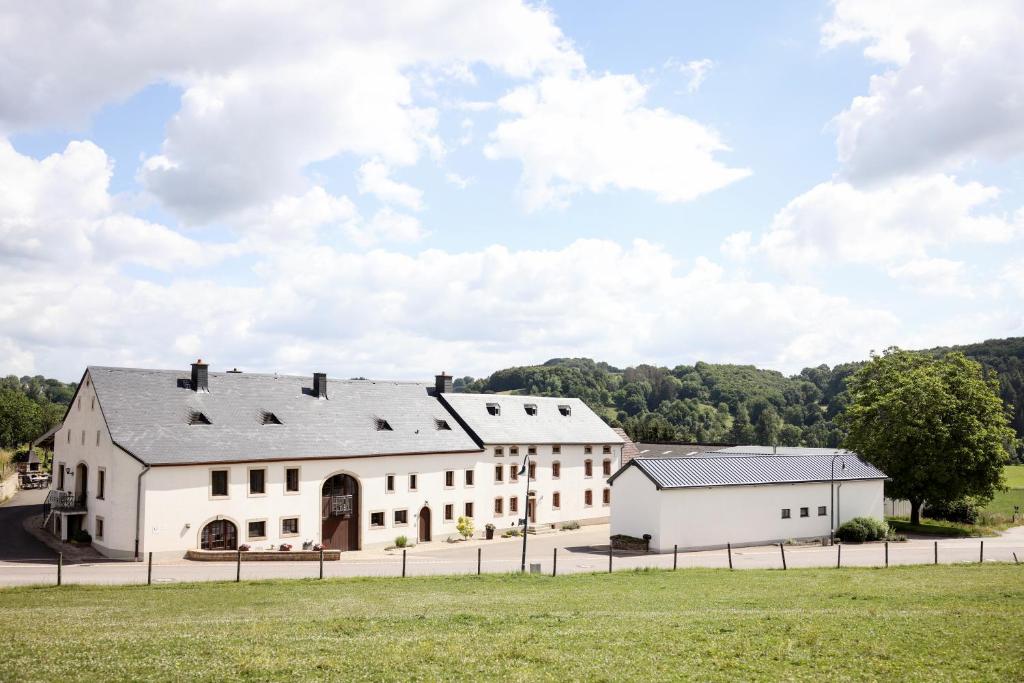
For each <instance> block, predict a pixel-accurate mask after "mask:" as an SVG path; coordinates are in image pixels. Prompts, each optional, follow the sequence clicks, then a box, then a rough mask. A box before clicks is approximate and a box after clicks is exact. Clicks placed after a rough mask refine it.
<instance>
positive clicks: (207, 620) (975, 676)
mask: <svg viewBox="0 0 1024 683" xmlns="http://www.w3.org/2000/svg"><path fill="white" fill-rule="evenodd" d="M0 614H3V619H4V632H5V634H6V637H7V644H8V647H7V648H5V649H6V652H5V656H4V661H3V662H2V666H3V669H2V673H0V679H2V680H8V681H13V680H62V681H68V680H83V681H97V680H127V679H162V680H182V679H205V680H225V679H245V680H282V679H338V680H343V679H364V680H366V679H370V680H424V679H426V680H437V679H462V680H502V681H507V680H521V679H539V678H545V679H554V680H611V679H633V680H666V679H680V678H691V679H700V680H779V679H786V680H814V681H822V680H851V679H856V680H880V679H884V680H897V679H900V680H950V681H952V680H958V681H959V680H999V681H1007V680H1020V677H1021V669H1020V664H1021V662H1022V661H1024V566H1016V565H994V564H993V565H985V566H980V565H974V566H970V565H963V566H924V567H899V568H893V569H888V570H881V569H842V570H791V571H788V572H783V571H767V570H749V571H737V572H729V571H727V570H695V569H690V570H681V571H678V572H668V571H646V572H621V573H616V574H613V575H607V574H590V575H575V576H566V577H559V578H557V579H552V578H550V577H539V576H533V577H531V576H514V575H508V576H484V577H459V578H457V577H433V578H410V579H346V580H335V581H268V582H260V583H241V584H233V583H221V584H190V585H184V584H183V585H164V586H154V587H152V588H147V587H145V586H134V587H69V586H65V587H63V588H55V587H51V588H19V589H6V590H2V591H0Z"/></svg>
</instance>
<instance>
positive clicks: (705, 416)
mask: <svg viewBox="0 0 1024 683" xmlns="http://www.w3.org/2000/svg"><path fill="white" fill-rule="evenodd" d="M950 350H958V351H963V352H964V353H965V354H966V355H967V356H969V357H971V358H974V359H975V360H977V361H979V362H981V363H982V365H984V366H985V368H987V369H988V370H990V371H993V372H995V373H997V374H998V376H999V383H1000V390H1001V393H1002V397H1003V400H1004V401H1006V403H1007V404H1008V405H1011V406H1013V427H1014V429H1015V430H1016V432H1017V435H1018V437H1022V436H1024V337H1016V338H1011V339H997V340H990V341H986V342H982V343H979V344H970V345H967V346H957V347H948V348H936V349H929V350H928V352H929V353H935V354H936V355H941V354H944V353H946V352H948V351H950ZM864 362H865V361H858V362H853V363H844V364H841V365H836V366H834V367H829V366H828V365H819V366H818V367H815V368H805V369H803V370H802V371H801V372H800V373H799V374H797V375H791V376H786V375H783V374H782V373H781V372H776V371H775V370H763V369H760V368H756V367H754V366H752V365H724V364H712V363H701V362H698V363H696V364H695V365H677V366H676V367H674V368H667V367H655V366H652V365H638V366H636V367H630V368H624V369H620V368H615V367H612V366H611V365H608V364H607V363H601V362H595V361H593V360H590V359H589V358H554V359H552V360H549V361H548V362H546V363H544V364H543V365H533V366H525V367H516V368H507V369H505V370H499V371H497V372H495V373H494V374H493V375H491V376H490V377H488V378H486V379H473V378H472V377H463V378H459V379H457V380H456V381H455V389H456V391H472V392H514V393H529V394H536V395H543V396H578V397H579V398H581V399H583V400H584V401H586V402H587V404H588V405H590V406H591V407H592V408H593V409H594V410H596V411H597V412H598V413H599V414H601V415H603V416H604V417H605V418H606V419H607V420H608V421H609V422H611V423H613V424H614V425H621V426H622V427H624V428H625V429H626V431H627V432H628V433H629V435H630V436H631V437H632V438H633V439H634V440H637V441H687V442H729V443H760V444H770V443H778V444H779V445H786V446H798V445H803V446H833V447H834V446H838V445H839V443H840V441H841V440H842V433H841V432H840V430H839V428H838V427H837V426H836V423H835V417H836V415H837V414H839V413H840V412H842V410H843V408H844V406H845V403H846V400H847V394H846V379H847V378H848V377H849V376H850V375H851V374H853V373H854V372H855V371H856V370H857V369H858V368H859V367H860V366H861V365H862V364H863V363H864Z"/></svg>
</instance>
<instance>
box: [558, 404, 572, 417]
mask: <svg viewBox="0 0 1024 683" xmlns="http://www.w3.org/2000/svg"><path fill="white" fill-rule="evenodd" d="M558 412H559V413H560V414H561V415H562V417H569V416H570V415H572V408H571V407H569V406H558Z"/></svg>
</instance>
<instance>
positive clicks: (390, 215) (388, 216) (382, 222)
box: [346, 207, 427, 247]
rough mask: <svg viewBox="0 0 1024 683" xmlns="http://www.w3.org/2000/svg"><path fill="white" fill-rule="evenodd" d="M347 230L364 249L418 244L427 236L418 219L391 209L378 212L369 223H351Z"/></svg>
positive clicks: (357, 221) (387, 208) (361, 221)
mask: <svg viewBox="0 0 1024 683" xmlns="http://www.w3.org/2000/svg"><path fill="white" fill-rule="evenodd" d="M346 230H347V232H348V235H349V237H351V238H352V241H353V242H355V243H356V244H357V245H359V246H363V247H369V246H373V245H375V244H377V243H378V242H417V241H419V240H421V239H423V238H424V237H426V236H427V232H426V231H425V230H424V229H423V226H422V225H420V221H419V219H418V218H416V217H415V216H410V215H409V214H405V213H399V212H398V211H394V210H393V209H391V208H389V207H384V208H383V209H381V210H379V211H377V212H376V213H375V214H373V217H372V218H370V220H368V221H363V220H354V221H351V222H350V223H349V224H348V226H347V227H346Z"/></svg>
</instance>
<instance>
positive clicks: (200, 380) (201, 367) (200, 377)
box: [192, 358, 210, 393]
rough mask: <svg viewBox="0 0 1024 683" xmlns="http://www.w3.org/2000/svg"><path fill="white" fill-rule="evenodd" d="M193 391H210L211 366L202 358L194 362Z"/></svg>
mask: <svg viewBox="0 0 1024 683" xmlns="http://www.w3.org/2000/svg"><path fill="white" fill-rule="evenodd" d="M192 391H195V392H197V393H209V391H210V375H209V366H208V365H207V364H206V363H204V362H203V359H202V358H200V359H198V360H197V361H196V362H195V363H193V364H192Z"/></svg>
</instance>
